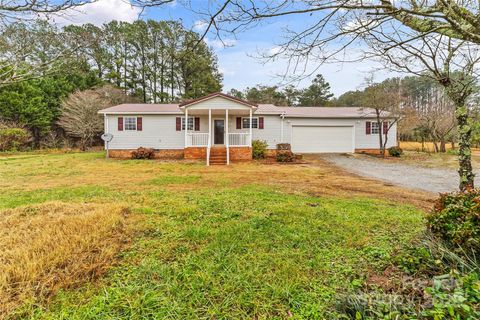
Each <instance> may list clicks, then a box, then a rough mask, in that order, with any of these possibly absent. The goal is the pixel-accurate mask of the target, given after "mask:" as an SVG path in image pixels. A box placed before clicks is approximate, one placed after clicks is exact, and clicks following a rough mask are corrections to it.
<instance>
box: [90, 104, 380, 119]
mask: <svg viewBox="0 0 480 320" xmlns="http://www.w3.org/2000/svg"><path fill="white" fill-rule="evenodd" d="M99 113H106V114H108V113H113V114H183V111H182V110H181V109H180V108H179V104H146V103H134V104H131V103H126V104H120V105H118V106H114V107H110V108H106V109H103V110H100V111H99ZM254 113H255V114H264V115H267V114H271V115H276V114H278V115H281V114H284V116H285V117H287V118H373V117H375V113H374V110H373V109H370V108H357V107H277V106H275V105H273V104H259V105H258V109H257V110H255V111H254ZM382 116H385V114H384V115H382Z"/></svg>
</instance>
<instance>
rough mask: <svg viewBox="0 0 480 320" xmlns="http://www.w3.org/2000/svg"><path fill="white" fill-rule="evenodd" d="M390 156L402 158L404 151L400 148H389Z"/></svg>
mask: <svg viewBox="0 0 480 320" xmlns="http://www.w3.org/2000/svg"><path fill="white" fill-rule="evenodd" d="M388 154H389V155H390V156H391V157H400V156H401V155H402V154H403V150H402V148H400V147H396V146H395V147H390V148H388Z"/></svg>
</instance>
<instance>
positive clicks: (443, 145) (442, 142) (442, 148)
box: [440, 137, 447, 153]
mask: <svg viewBox="0 0 480 320" xmlns="http://www.w3.org/2000/svg"><path fill="white" fill-rule="evenodd" d="M446 144H447V142H446V141H445V139H444V138H443V137H442V138H440V152H442V153H445V152H447V148H446Z"/></svg>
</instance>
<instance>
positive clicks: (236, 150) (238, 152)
mask: <svg viewBox="0 0 480 320" xmlns="http://www.w3.org/2000/svg"><path fill="white" fill-rule="evenodd" d="M251 160H252V148H250V147H230V161H232V162H245V161H251Z"/></svg>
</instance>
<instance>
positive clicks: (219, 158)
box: [210, 147, 227, 165]
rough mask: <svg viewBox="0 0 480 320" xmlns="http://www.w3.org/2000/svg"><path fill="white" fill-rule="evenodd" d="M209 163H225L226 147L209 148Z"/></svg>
mask: <svg viewBox="0 0 480 320" xmlns="http://www.w3.org/2000/svg"><path fill="white" fill-rule="evenodd" d="M210 164H211V165H225V164H227V148H223V147H212V148H211V149H210Z"/></svg>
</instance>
